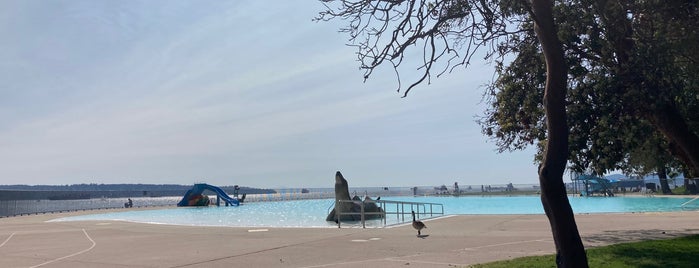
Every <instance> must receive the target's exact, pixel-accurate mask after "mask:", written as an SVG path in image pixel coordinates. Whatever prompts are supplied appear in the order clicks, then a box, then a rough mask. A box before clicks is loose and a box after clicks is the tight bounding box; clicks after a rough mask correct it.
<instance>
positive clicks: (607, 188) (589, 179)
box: [573, 175, 617, 196]
mask: <svg viewBox="0 0 699 268" xmlns="http://www.w3.org/2000/svg"><path fill="white" fill-rule="evenodd" d="M573 180H574V181H581V182H582V183H583V185H584V186H585V190H582V191H580V196H593V195H595V194H600V195H602V196H614V193H613V192H612V189H614V187H615V184H616V182H617V181H615V180H614V181H613V180H609V179H605V178H600V177H596V176H591V175H580V176H578V177H577V178H575V179H573Z"/></svg>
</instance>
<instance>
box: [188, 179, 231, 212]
mask: <svg viewBox="0 0 699 268" xmlns="http://www.w3.org/2000/svg"><path fill="white" fill-rule="evenodd" d="M205 190H209V191H212V192H214V193H216V196H218V198H220V199H222V200H223V201H224V202H226V204H227V205H232V206H238V205H240V201H239V200H238V199H237V198H233V197H230V196H228V194H226V192H225V191H223V189H221V188H218V187H216V186H213V185H209V184H206V183H197V184H194V187H192V189H190V190H187V192H186V193H185V194H184V196H183V197H182V200H180V202H179V203H177V206H178V207H186V206H189V200H190V198H191V197H192V196H194V195H200V194H201V193H203V192H204V191H205Z"/></svg>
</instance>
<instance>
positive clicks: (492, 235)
mask: <svg viewBox="0 0 699 268" xmlns="http://www.w3.org/2000/svg"><path fill="white" fill-rule="evenodd" d="M99 212H100V211H83V212H71V213H61V214H42V215H32V216H20V217H10V218H0V267H454V266H468V265H470V264H476V263H484V262H490V261H494V260H503V259H511V258H516V257H521V256H528V255H543V254H552V253H554V245H553V240H552V238H551V233H550V228H549V223H548V220H547V219H546V216H544V215H459V216H449V217H444V218H439V219H432V220H426V221H425V224H426V225H427V226H428V228H427V229H425V230H423V235H428V236H426V237H423V238H418V237H417V236H416V231H415V230H413V229H412V227H411V226H410V225H403V226H396V227H391V228H374V229H361V228H342V229H337V228H313V229H312V228H241V227H196V226H173V225H154V224H141V223H128V222H118V221H79V222H46V221H47V220H51V219H55V218H60V217H66V216H73V215H78V214H85V213H99ZM575 218H576V221H577V224H578V229H579V230H580V233H581V236H582V237H583V241H584V244H585V246H586V247H593V246H601V245H608V244H614V243H622V242H629V241H638V240H645V239H664V238H672V237H678V236H684V235H689V234H699V226H697V223H698V222H699V212H697V211H688V212H664V213H623V214H578V215H576V216H575Z"/></svg>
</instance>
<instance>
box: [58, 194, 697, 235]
mask: <svg viewBox="0 0 699 268" xmlns="http://www.w3.org/2000/svg"><path fill="white" fill-rule="evenodd" d="M382 199H384V200H392V201H407V202H424V203H441V204H443V205H444V214H445V215H455V214H471V215H476V214H489V215H493V214H543V213H544V210H543V207H542V205H541V200H540V198H539V197H538V196H468V197H463V196H462V197H452V196H449V197H383V198H382ZM569 200H570V203H571V206H572V207H573V211H574V212H575V213H619V212H664V211H697V210H699V200H694V201H692V200H693V198H676V197H609V198H604V197H570V198H569ZM690 201H691V202H690ZM687 202H689V203H687ZM685 203H687V204H685ZM683 204H685V205H684V206H683ZM332 205H333V200H332V199H317V200H296V201H280V202H257V203H246V204H244V205H242V206H239V207H215V206H211V207H180V208H170V209H157V210H134V211H125V212H113V213H102V214H89V215H81V216H74V217H65V218H58V219H54V220H51V221H52V222H65V221H105V220H118V221H129V222H140V223H152V224H173V225H191V226H230V227H318V228H322V227H336V225H335V223H333V222H326V221H325V217H326V216H327V215H328V211H329V209H330V208H331V207H332ZM398 222H399V219H397V218H395V217H387V224H389V225H390V224H395V223H398ZM366 224H367V227H378V226H383V222H382V221H379V220H373V221H367V223H366ZM350 225H352V224H350ZM343 226H345V223H343ZM355 226H356V224H355Z"/></svg>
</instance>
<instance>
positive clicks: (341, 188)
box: [325, 171, 384, 222]
mask: <svg viewBox="0 0 699 268" xmlns="http://www.w3.org/2000/svg"><path fill="white" fill-rule="evenodd" d="M335 200H354V201H359V202H336V203H335V209H333V210H331V211H330V214H328V217H327V218H326V219H325V220H326V221H335V222H337V221H359V220H361V219H362V216H361V215H359V214H352V215H342V216H341V217H340V218H338V217H337V215H336V211H340V212H342V213H345V212H354V213H360V212H361V211H362V207H361V203H360V202H361V201H362V200H361V198H359V197H358V196H354V197H353V198H350V194H349V185H348V184H347V180H345V178H344V177H343V176H342V173H340V172H339V171H338V172H337V173H335ZM372 201H373V200H372V199H371V198H370V197H368V196H367V197H365V198H364V212H365V213H366V212H381V213H383V212H384V211H383V209H381V208H380V207H379V206H377V205H376V203H374V202H372ZM381 216H382V215H381V214H369V215H365V217H364V219H365V220H369V219H377V218H381Z"/></svg>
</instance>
